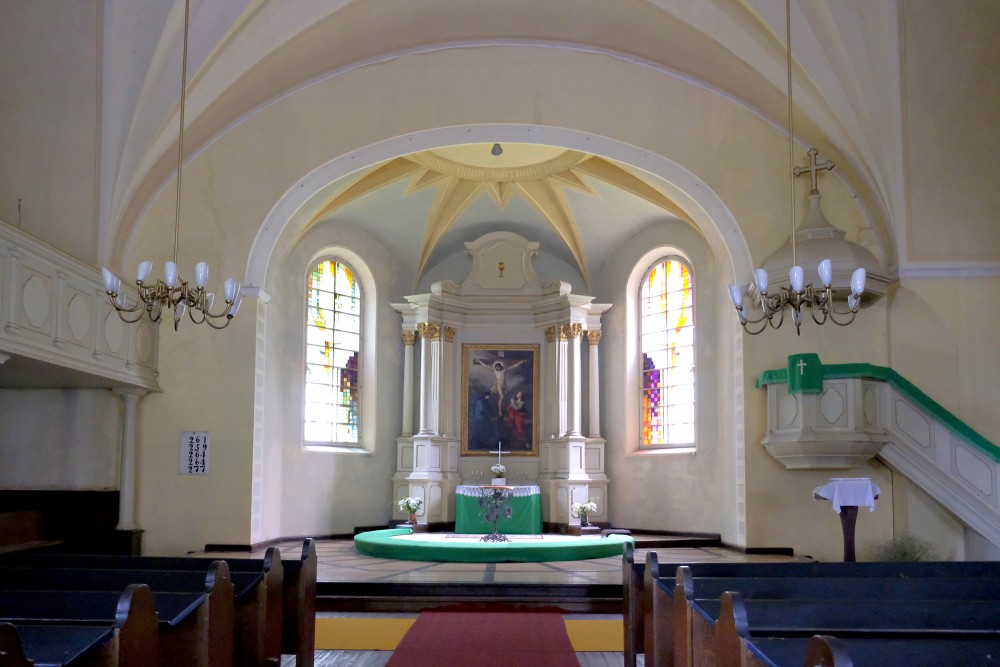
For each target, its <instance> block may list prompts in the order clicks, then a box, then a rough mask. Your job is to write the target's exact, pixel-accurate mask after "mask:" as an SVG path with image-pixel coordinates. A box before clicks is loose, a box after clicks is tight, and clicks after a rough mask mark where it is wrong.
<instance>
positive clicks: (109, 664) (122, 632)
mask: <svg viewBox="0 0 1000 667" xmlns="http://www.w3.org/2000/svg"><path fill="white" fill-rule="evenodd" d="M159 642H160V639H159V635H158V630H157V618H156V612H155V611H154V610H153V596H152V593H151V591H150V590H149V587H148V586H144V585H141V584H136V585H131V586H129V587H127V588H126V589H125V591H124V592H123V593H121V594H120V595H119V597H118V602H117V605H116V608H115V612H114V615H113V617H112V620H111V622H110V623H104V622H102V623H98V624H94V625H52V624H31V625H14V624H12V623H0V667H31V665H34V667H57V666H61V665H65V664H68V663H69V662H70V661H76V660H81V661H84V660H85V661H86V662H81V663H75V664H86V665H87V667H148V665H149V664H150V657H151V656H152V657H153V658H154V660H155V659H156V656H158V655H159V653H160V644H159Z"/></svg>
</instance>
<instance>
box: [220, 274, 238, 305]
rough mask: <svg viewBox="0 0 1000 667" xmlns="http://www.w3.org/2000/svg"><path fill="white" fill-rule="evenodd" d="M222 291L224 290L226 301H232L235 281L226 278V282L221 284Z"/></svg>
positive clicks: (233, 299) (234, 292)
mask: <svg viewBox="0 0 1000 667" xmlns="http://www.w3.org/2000/svg"><path fill="white" fill-rule="evenodd" d="M222 291H223V292H225V295H226V301H228V302H229V303H232V302H233V301H235V300H236V281H235V280H233V279H232V278H226V282H224V283H223V284H222Z"/></svg>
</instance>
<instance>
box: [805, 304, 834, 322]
mask: <svg viewBox="0 0 1000 667" xmlns="http://www.w3.org/2000/svg"><path fill="white" fill-rule="evenodd" d="M817 310H819V312H820V313H822V314H823V319H820V318H818V317H816V311H817ZM809 314H810V315H811V316H812V319H813V322H815V323H816V324H819V325H823V324H826V320H827V318H829V317H830V311H829V310H828V309H826V308H825V307H821V308H810V309H809Z"/></svg>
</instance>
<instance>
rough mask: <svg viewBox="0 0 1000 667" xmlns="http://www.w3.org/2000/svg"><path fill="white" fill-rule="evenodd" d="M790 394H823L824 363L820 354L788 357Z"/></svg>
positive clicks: (809, 353)
mask: <svg viewBox="0 0 1000 667" xmlns="http://www.w3.org/2000/svg"><path fill="white" fill-rule="evenodd" d="M788 393H789V394H821V393H823V362H821V361H820V360H819V355H818V354H813V353H811V352H808V353H806V354H793V355H792V356H790V357H788Z"/></svg>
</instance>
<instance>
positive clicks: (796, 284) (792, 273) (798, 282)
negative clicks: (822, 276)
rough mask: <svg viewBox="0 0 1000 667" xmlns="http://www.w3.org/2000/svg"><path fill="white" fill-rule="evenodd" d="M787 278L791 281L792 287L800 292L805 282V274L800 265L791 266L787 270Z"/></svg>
mask: <svg viewBox="0 0 1000 667" xmlns="http://www.w3.org/2000/svg"><path fill="white" fill-rule="evenodd" d="M788 280H789V281H790V282H791V283H792V289H793V290H795V291H796V292H801V291H802V287H803V284H804V282H805V276H804V274H803V272H802V267H801V266H793V267H792V268H791V269H789V270H788Z"/></svg>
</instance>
